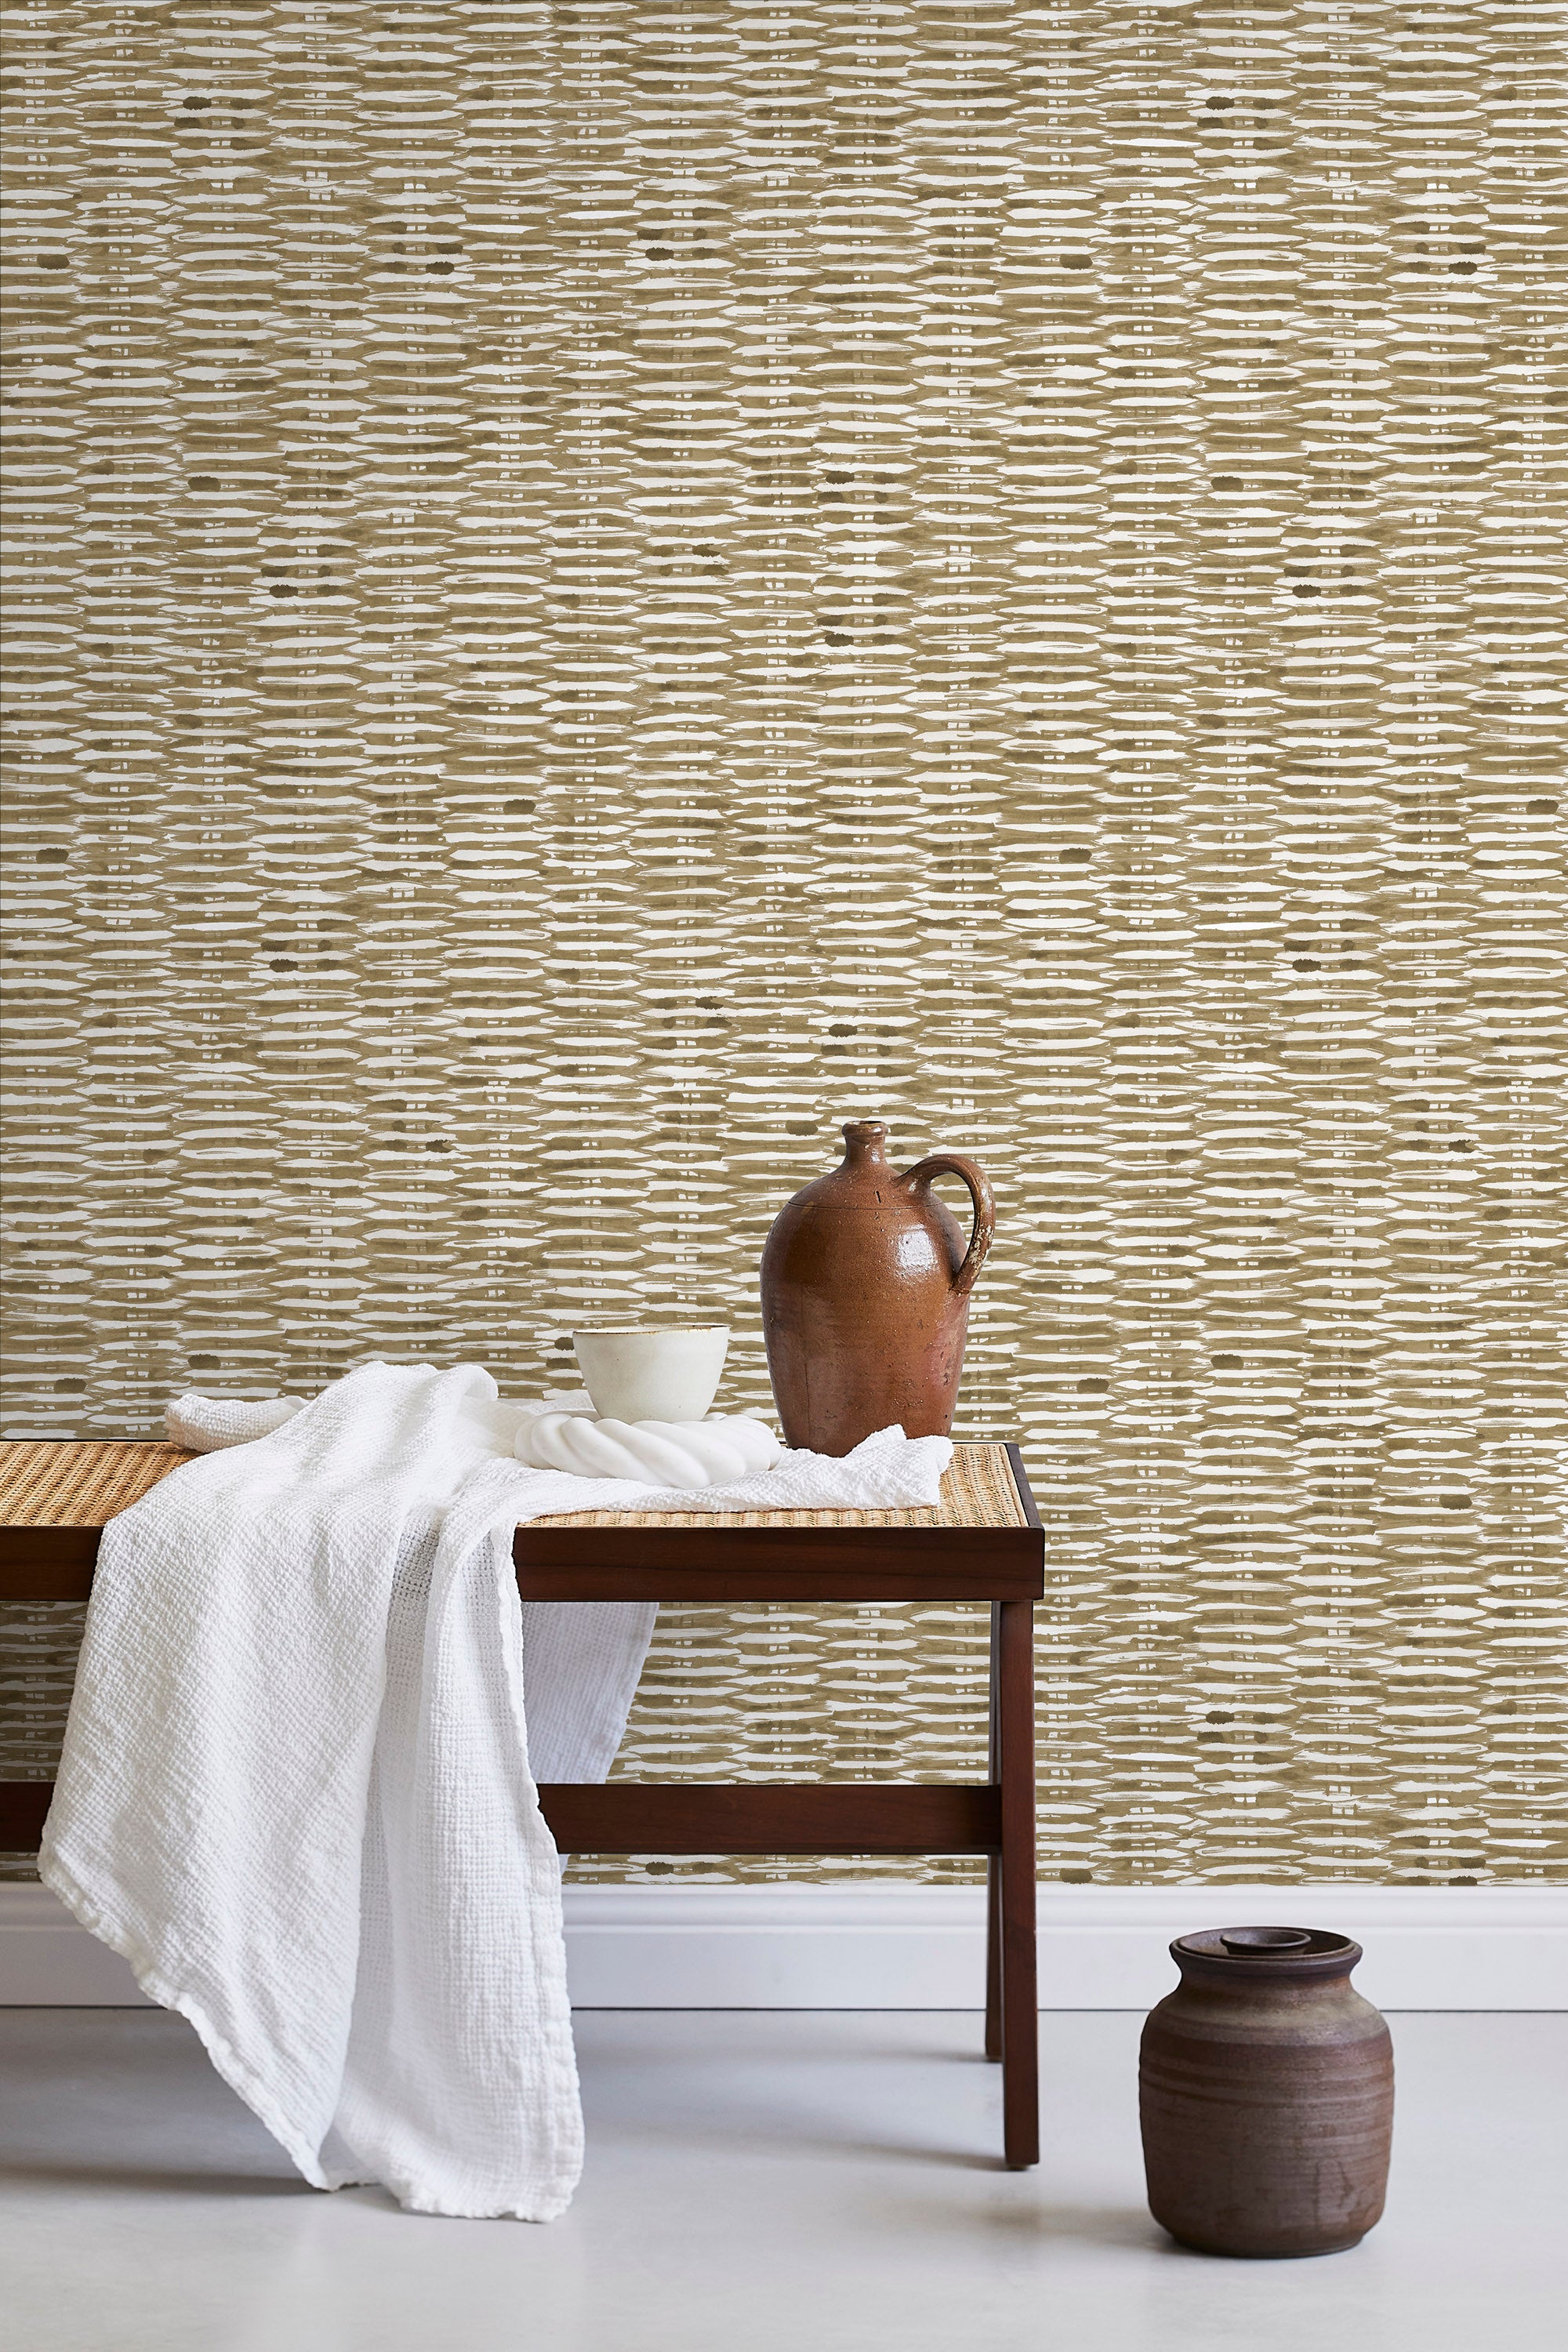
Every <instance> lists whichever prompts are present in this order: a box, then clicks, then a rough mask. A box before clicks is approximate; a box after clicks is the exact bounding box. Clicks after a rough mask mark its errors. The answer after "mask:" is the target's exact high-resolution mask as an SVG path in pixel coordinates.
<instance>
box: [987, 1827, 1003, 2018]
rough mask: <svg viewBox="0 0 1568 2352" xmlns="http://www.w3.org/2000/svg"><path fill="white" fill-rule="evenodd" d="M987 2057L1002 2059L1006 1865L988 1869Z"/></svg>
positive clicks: (992, 1860) (992, 1862) (994, 1862)
mask: <svg viewBox="0 0 1568 2352" xmlns="http://www.w3.org/2000/svg"><path fill="white" fill-rule="evenodd" d="M985 2055H986V2056H987V2058H990V2059H993V2060H994V2059H997V2058H1000V2057H1001V2055H1002V1864H1001V1863H1000V1862H999V1861H998V1859H997V1857H996V1856H995V1854H993V1855H992V1856H991V1858H990V1860H989V1861H988V1862H987V1863H986V1865H985Z"/></svg>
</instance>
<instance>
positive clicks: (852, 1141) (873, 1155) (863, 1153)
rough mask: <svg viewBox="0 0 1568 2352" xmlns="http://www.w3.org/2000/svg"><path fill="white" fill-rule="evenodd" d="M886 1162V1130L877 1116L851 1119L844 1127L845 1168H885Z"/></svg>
mask: <svg viewBox="0 0 1568 2352" xmlns="http://www.w3.org/2000/svg"><path fill="white" fill-rule="evenodd" d="M887 1164H888V1130H887V1129H886V1128H885V1127H884V1125H883V1124H882V1121H881V1120H880V1119H879V1118H858V1119H852V1120H851V1121H850V1123H849V1125H848V1126H847V1128H846V1129H844V1165H845V1166H846V1167H847V1168H885V1167H886V1166H887Z"/></svg>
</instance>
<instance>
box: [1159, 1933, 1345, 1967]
mask: <svg viewBox="0 0 1568 2352" xmlns="http://www.w3.org/2000/svg"><path fill="white" fill-rule="evenodd" d="M1171 1958H1173V1960H1174V1961H1175V1962H1176V1963H1177V1965H1178V1966H1180V1964H1181V1962H1182V1961H1184V1960H1199V1961H1206V1962H1208V1964H1209V1965H1210V1966H1211V1967H1213V1966H1214V1965H1215V1964H1216V1963H1217V1964H1218V1966H1220V1967H1221V1968H1223V1969H1245V1970H1255V1971H1259V1972H1261V1971H1265V1970H1267V1971H1268V1973H1270V1974H1278V1975H1284V1974H1286V1973H1291V1974H1294V1973H1297V1972H1300V1974H1302V1975H1308V1976H1331V1975H1335V1974H1338V1973H1339V1972H1341V1971H1342V1970H1344V1969H1353V1968H1354V1966H1355V1964H1356V1962H1357V1961H1358V1960H1359V1959H1360V1958H1361V1946H1360V1945H1359V1944H1358V1943H1355V1942H1353V1941H1352V1938H1351V1937H1349V1936H1340V1935H1336V1934H1335V1933H1334V1931H1333V1929H1332V1928H1331V1927H1203V1928H1200V1929H1199V1930H1198V1931H1197V1933H1196V1934H1195V1935H1191V1936H1178V1937H1177V1938H1176V1940H1175V1942H1174V1943H1173V1945H1172V1946H1171Z"/></svg>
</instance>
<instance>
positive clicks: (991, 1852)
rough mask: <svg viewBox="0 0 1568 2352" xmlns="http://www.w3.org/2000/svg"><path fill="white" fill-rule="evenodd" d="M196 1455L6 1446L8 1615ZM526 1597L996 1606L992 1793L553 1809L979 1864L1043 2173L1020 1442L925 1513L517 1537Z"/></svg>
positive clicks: (609, 1841) (1013, 2162)
mask: <svg viewBox="0 0 1568 2352" xmlns="http://www.w3.org/2000/svg"><path fill="white" fill-rule="evenodd" d="M189 1459H190V1456H189V1455H188V1454H183V1453H181V1452H180V1451H179V1450H178V1448H176V1447H174V1446H170V1445H154V1444H34V1443H31V1442H16V1441H13V1442H10V1443H5V1444H0V1600H6V1601H80V1600H83V1599H85V1598H86V1597H87V1595H88V1594H89V1591H91V1586H92V1575H93V1566H94V1562H95V1560H96V1559H97V1556H98V1540H99V1536H100V1532H101V1530H102V1528H103V1527H104V1525H105V1523H106V1522H107V1521H108V1520H109V1519H110V1518H112V1517H114V1516H115V1514H116V1513H117V1512H119V1511H122V1510H124V1509H126V1508H127V1507H129V1506H130V1505H131V1504H132V1503H133V1502H135V1501H136V1500H137V1499H138V1498H139V1496H142V1495H143V1494H145V1493H146V1492H147V1491H148V1490H149V1488H151V1487H152V1486H155V1485H156V1484H157V1482H158V1480H159V1479H160V1478H162V1477H164V1476H166V1475H168V1473H169V1472H170V1471H171V1470H173V1469H174V1468H175V1467H176V1466H177V1465H179V1464H180V1463H182V1462H184V1461H187V1460H189ZM513 1550H514V1556H515V1559H516V1562H517V1580H518V1589H519V1591H520V1592H521V1595H522V1597H523V1598H524V1599H525V1600H527V1601H699V1602H700V1601H713V1602H722V1601H832V1602H843V1601H849V1602H854V1601H977V1602H985V1603H988V1604H989V1606H990V1610H991V1677H990V1737H991V1771H990V1778H989V1780H984V1781H956V1782H955V1781H948V1782H936V1783H926V1782H919V1783H889V1782H881V1783H879V1782H874V1781H850V1782H814V1783H806V1784H802V1785H788V1784H782V1783H778V1782H774V1781H766V1782H731V1783H727V1784H723V1783H714V1782H710V1781H699V1780H689V1781H671V1782H659V1783H652V1782H646V1781H631V1780H618V1781H612V1782H609V1783H607V1784H605V1785H602V1786H600V1785H579V1784H577V1783H574V1782H565V1781H560V1782H555V1783H552V1784H547V1785H546V1786H544V1787H542V1788H541V1790H540V1791H539V1799H540V1804H541V1807H542V1811H543V1813H544V1818H545V1820H546V1821H547V1822H548V1823H549V1825H550V1829H551V1832H552V1835H553V1836H554V1839H555V1842H556V1843H557V1845H558V1846H559V1847H560V1849H561V1851H562V1852H563V1853H665V1854H682V1853H713V1854H721V1853H777V1854H806V1853H811V1854H829V1853H836V1854H863V1853H866V1854H868V1853H877V1854H890V1853H908V1854H933V1853H973V1854H984V1856H985V1857H986V1861H987V1865H988V1868H987V1886H988V1897H987V1905H986V1970H985V2053H986V2055H987V2057H990V2058H999V2059H1000V2060H1001V2063H1002V2074H1003V2142H1004V2158H1005V2163H1006V2164H1007V2165H1008V2166H1009V2167H1010V2168H1014V2169H1019V2168H1023V2167H1025V2166H1027V2165H1031V2164H1034V2163H1037V2161H1038V2158H1039V2093H1038V2060H1037V2035H1038V2025H1037V1994H1036V1973H1035V1726H1034V1691H1035V1680H1034V1608H1033V1604H1034V1602H1035V1601H1037V1599H1038V1598H1039V1597H1040V1595H1041V1593H1042V1591H1044V1579H1045V1539H1044V1537H1043V1535H1042V1534H1041V1531H1040V1522H1039V1517H1038V1515H1037V1512H1036V1509H1035V1505H1034V1500H1033V1497H1032V1496H1031V1495H1030V1492H1029V1486H1028V1481H1027V1479H1026V1476H1025V1475H1024V1468H1023V1465H1022V1463H1021V1462H1020V1460H1019V1458H1018V1452H1017V1448H1016V1446H1012V1445H1003V1444H978V1445H961V1446H960V1447H959V1448H958V1449H957V1451H956V1453H955V1454H954V1457H953V1463H952V1468H951V1469H950V1470H949V1471H948V1473H947V1475H946V1476H945V1477H944V1479H943V1481H942V1500H941V1503H940V1504H939V1505H938V1506H937V1507H934V1508H932V1509H929V1510H906V1511H789V1512H761V1511H757V1512H736V1513H733V1514H730V1513H726V1514H724V1515H723V1516H718V1515H716V1514H713V1513H698V1512H680V1511H674V1512H658V1513H654V1512H626V1511H591V1512H579V1513H574V1514H572V1515H570V1516H564V1517H556V1518H550V1519H539V1520H535V1521H534V1522H533V1523H532V1524H531V1526H529V1527H526V1528H519V1529H518V1532H517V1537H516V1540H515V1544H514V1547H513ZM52 1787H53V1783H52V1782H49V1781H45V1780H12V1781H0V1848H11V1849H27V1848H31V1847H35V1846H36V1845H37V1843H38V1839H39V1837H40V1835H41V1833H42V1830H43V1823H44V1818H45V1815H46V1813H47V1811H48V1804H49V1798H50V1793H51V1790H52Z"/></svg>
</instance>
